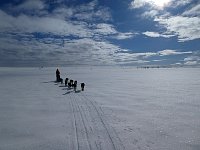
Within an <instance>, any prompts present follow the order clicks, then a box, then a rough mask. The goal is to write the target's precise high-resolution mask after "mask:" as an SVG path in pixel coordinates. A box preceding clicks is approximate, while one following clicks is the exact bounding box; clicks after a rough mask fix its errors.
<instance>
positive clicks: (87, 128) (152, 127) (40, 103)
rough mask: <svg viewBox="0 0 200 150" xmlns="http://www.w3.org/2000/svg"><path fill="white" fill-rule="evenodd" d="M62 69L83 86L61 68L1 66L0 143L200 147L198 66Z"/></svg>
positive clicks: (95, 149)
mask: <svg viewBox="0 0 200 150" xmlns="http://www.w3.org/2000/svg"><path fill="white" fill-rule="evenodd" d="M59 70H60V72H61V77H62V78H63V79H64V78H66V77H68V78H69V79H73V80H77V81H78V87H77V88H78V89H77V92H74V90H73V89H69V88H68V87H65V86H64V84H63V85H61V84H60V83H55V82H54V81H55V80H56V75H55V71H56V68H0V84H1V86H0V150H199V149H200V92H199V91H200V69H198V68H196V69H194V68H170V69H136V68H130V67H63V68H59ZM81 82H84V83H85V84H86V86H85V91H81V90H80V83H81Z"/></svg>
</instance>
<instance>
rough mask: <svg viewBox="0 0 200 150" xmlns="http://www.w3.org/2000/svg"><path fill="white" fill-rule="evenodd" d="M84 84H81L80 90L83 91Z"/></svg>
mask: <svg viewBox="0 0 200 150" xmlns="http://www.w3.org/2000/svg"><path fill="white" fill-rule="evenodd" d="M84 87H85V83H81V90H82V91H84Z"/></svg>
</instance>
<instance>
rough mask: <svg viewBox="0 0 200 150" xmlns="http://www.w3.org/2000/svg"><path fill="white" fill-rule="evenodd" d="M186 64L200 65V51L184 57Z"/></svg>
mask: <svg viewBox="0 0 200 150" xmlns="http://www.w3.org/2000/svg"><path fill="white" fill-rule="evenodd" d="M184 64H185V65H199V64H200V51H196V52H194V53H193V55H191V56H188V57H186V58H185V59H184Z"/></svg>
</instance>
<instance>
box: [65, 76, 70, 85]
mask: <svg viewBox="0 0 200 150" xmlns="http://www.w3.org/2000/svg"><path fill="white" fill-rule="evenodd" d="M68 80H69V79H68V78H66V79H65V86H67V82H68Z"/></svg>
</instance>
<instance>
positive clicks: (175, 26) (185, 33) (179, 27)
mask: <svg viewBox="0 0 200 150" xmlns="http://www.w3.org/2000/svg"><path fill="white" fill-rule="evenodd" d="M154 21H157V22H158V23H159V24H160V25H161V26H163V27H165V28H166V29H167V32H168V33H171V34H173V33H174V34H175V35H177V36H178V40H179V42H185V41H190V40H194V39H199V38H200V18H199V17H183V16H170V17H156V18H155V19H154Z"/></svg>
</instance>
